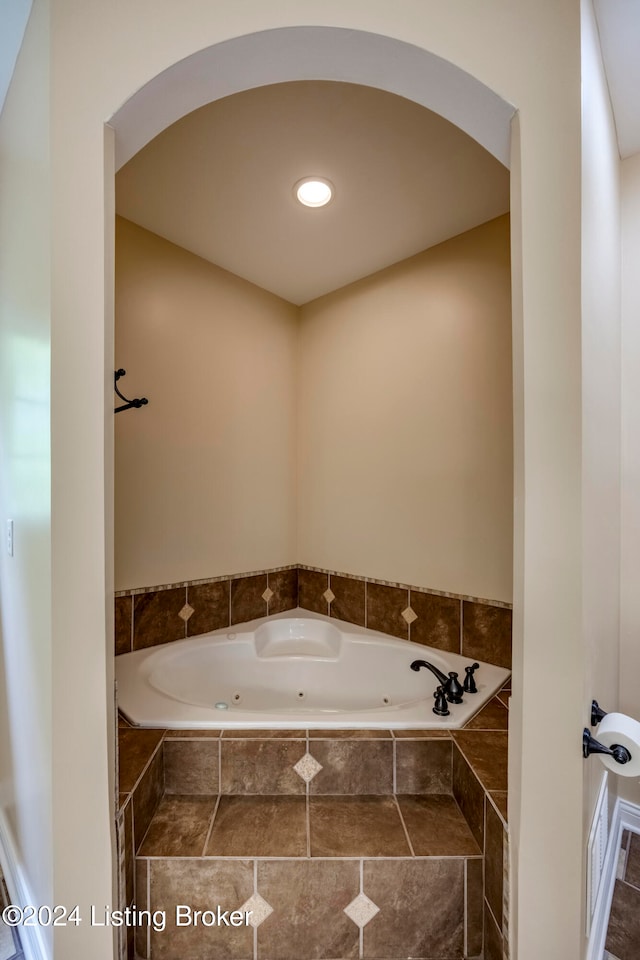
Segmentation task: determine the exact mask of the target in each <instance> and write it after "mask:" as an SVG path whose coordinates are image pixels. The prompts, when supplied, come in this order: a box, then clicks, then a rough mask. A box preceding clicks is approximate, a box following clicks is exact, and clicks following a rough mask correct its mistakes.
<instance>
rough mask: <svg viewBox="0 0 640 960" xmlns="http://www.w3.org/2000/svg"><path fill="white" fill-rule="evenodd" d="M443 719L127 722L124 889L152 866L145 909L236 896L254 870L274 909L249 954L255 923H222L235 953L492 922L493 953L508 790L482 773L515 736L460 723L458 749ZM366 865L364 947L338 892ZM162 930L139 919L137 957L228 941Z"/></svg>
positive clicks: (497, 947) (405, 936)
mask: <svg viewBox="0 0 640 960" xmlns="http://www.w3.org/2000/svg"><path fill="white" fill-rule="evenodd" d="M487 722H488V723H489V722H491V720H488V721H487ZM493 722H494V723H498V722H499V718H498V719H496V718H494V719H493ZM436 733H438V734H440V735H439V736H435V735H434V733H433V732H423V733H422V735H421V734H420V732H419V731H397V733H396V732H393V733H390V732H389V731H371V732H370V733H369V734H367V732H366V731H335V732H334V731H331V732H328V731H309V732H306V731H299V730H297V731H287V730H283V731H280V730H260V731H224V732H221V731H166V732H165V731H162V730H140V729H135V728H121V729H120V731H119V739H120V741H121V745H122V761H121V765H120V775H121V784H120V786H121V811H120V820H121V823H122V826H123V834H124V836H125V837H126V848H127V849H126V851H125V853H126V855H125V860H124V876H125V878H126V879H125V885H126V898H127V899H128V900H129V902H131V899H132V898H133V900H134V902H136V903H137V904H138V906H139V907H141V908H144V907H145V906H146V905H147V904H146V897H147V878H148V881H149V889H150V903H149V906H150V907H151V909H155V908H158V909H159V908H160V907H162V908H163V909H167V910H168V913H169V915H171V913H172V911H171V905H172V904H173V903H174V901H175V902H180V903H190V904H191V905H193V906H195V907H196V908H199V907H201V906H210V903H211V902H213V901H215V902H216V903H218V902H219V903H223V904H228V905H229V906H230V907H232V908H234V909H235V908H237V907H239V906H240V905H241V904H242V903H244V901H245V900H247V899H248V898H249V897H250V896H251V895H252V894H253V892H254V882H253V878H254V876H255V878H256V885H257V890H258V892H259V893H260V895H261V896H263V897H264V898H265V899H266V900H267V901H268V903H269V904H270V905H271V906H272V907H273V908H274V916H273V918H272V919H271V920H269V919H267V920H266V921H264V923H263V924H261V926H260V927H259V928H258V929H257V931H256V933H255V945H256V950H257V953H255V954H254V933H253V931H252V930H251V929H249V930H247V928H245V927H240V928H238V931H237V933H234V934H233V935H232V936H231V937H230V938H227V935H226V932H225V939H224V951H225V952H224V955H225V956H229V957H236V958H238V960H252V958H253V957H254V956H256V957H257V958H258V960H260V958H267V957H271V956H277V957H280V958H281V960H294V958H295V960H299V957H300V956H303V955H307V954H305V953H304V949H307V950H308V949H309V947H310V945H313V950H314V954H313V955H314V956H316V955H317V956H334V955H335V956H340V957H341V958H343V960H350V958H353V960H355V958H356V957H358V956H359V955H360V956H362V957H363V958H364V960H366V958H378V957H381V956H384V957H388V958H391V957H406V956H421V957H434V958H435V957H442V956H443V955H446V956H451V957H459V958H462V957H463V956H465V957H478V956H480V955H481V954H482V950H483V936H484V951H485V957H486V958H491V957H495V958H499V960H503V950H504V949H505V937H504V935H503V929H504V926H505V925H504V919H503V917H502V911H503V899H504V898H503V884H504V876H503V861H504V849H505V845H506V833H505V824H504V822H503V821H504V816H503V813H502V810H501V806H502V805H503V804H504V799H505V798H504V796H503V795H502V793H501V792H500V791H498V792H497V793H496V794H495V795H493V796H492V795H491V794H490V792H489V790H488V787H487V784H488V783H490V784H493V783H494V782H495V779H496V769H497V770H498V771H501V769H502V763H503V756H502V753H501V751H506V743H504V742H503V741H502V740H500V741H495V740H494V739H492V738H493V737H494V735H495V733H500V731H491V730H489V731H487V730H482V729H481V730H470V731H463V733H466V734H467V740H464V741H463V744H464V752H463V750H462V748H461V747H460V746H459V744H458V742H457V739H456V737H455V736H453V737H452V736H451V735H449V734H448V733H447V732H445V731H436ZM311 734H313V736H311ZM469 737H471V738H473V739H472V740H469V739H468V738H469ZM307 750H308V751H309V752H310V753H311V754H312V755H313V757H314V758H315V759H316V760H317V761H318V762H320V763H321V764H322V770H321V771H320V772H318V773H317V774H316V776H315V777H314V778H313V779H312V780H311V782H310V783H309V785H308V788H307V785H306V784H305V782H304V781H303V780H302V779H301V778H300V777H298V776H297V775H296V774H295V773H293V774H292V770H291V768H292V765H293V764H294V763H296V762H297V761H298V760H299V759H300V758H301V757H302V756H303V755H304V754H305V753H306V752H307ZM469 757H473V758H475V760H476V761H477V764H476V765H475V766H474V764H473V763H472V762H471V761H470V760H469V759H468V758H469ZM394 761H395V763H394ZM385 768H386V769H385ZM496 797H497V800H496V799H495V798H496ZM123 815H124V816H123ZM136 853H137V858H136ZM203 857H204V858H209V859H203ZM225 857H233V858H245V859H234V860H225V859H219V858H225ZM270 857H277V858H279V859H277V860H268V859H267V860H265V859H264V858H270ZM211 858H216V859H211ZM335 858H338V859H335ZM371 858H376V859H371ZM377 858H382V859H377ZM384 858H386V859H384ZM425 858H426V859H425ZM630 860H631V864H630V868H629V873H630V876H631V877H633V876H635V874H634V868H635V860H634V859H633V858H630ZM483 863H484V875H483ZM361 871H362V889H363V890H364V892H365V894H366V895H367V896H368V897H370V898H371V899H372V900H373V901H374V902H375V903H376V904H377V905H378V907H380V913H379V914H377V915H376V916H375V917H374V918H373V919H372V920H371V921H370V922H369V923H368V924H367V925H366V926H365V927H364V930H363V938H362V947H363V950H362V953H359V933H358V930H357V927H356V926H355V925H354V924H353V922H352V921H350V920H348V918H346V915H345V914H344V913H343V912H342V909H340V910H338V909H337V908H336V904H339V905H340V906H341V907H344V905H346V904H347V903H349V902H350V901H351V900H352V899H353V898H354V897H355V896H356V895H357V894H358V892H359V890H360V872H361ZM134 876H135V884H134ZM211 890H215V891H216V895H215V896H214V897H212V896H211ZM425 891H427V892H428V897H427V900H428V903H429V909H428V910H426V909H425V902H426V901H425ZM185 897H186V899H185ZM207 897H208V899H207ZM205 899H207V903H206V904H205V903H204V900H205ZM201 900H202V904H201V902H200V901H201ZM310 904H311V905H312V907H310V906H309V905H310ZM329 914H331V918H329ZM276 917H277V920H276ZM483 929H484V934H483ZM169 932H170V936H167V935H166V934H167V931H165V933H164V934H156V933H154V932H153V931H147V930H146V929H140V930H137V931H136V951H137V955H138V956H139V957H141V958H146V957H149V958H151V960H178V958H179V960H184V958H187V957H193V958H194V960H195V958H198V957H200V956H201V955H203V953H202V951H205V952H207V951H209V950H210V948H211V947H213V946H214V945H215V947H216V949H219V946H220V942H221V941H220V939H218V940H217V941H214V940H213V939H212V936H213V933H212V928H209V929H203V928H200V929H194V928H187V929H185V930H179V929H177V928H176V929H173V928H172V929H171V930H170V931H169ZM219 936H220V934H219V932H218V937H219ZM302 944H304V948H303V947H302V946H301V945H302ZM149 951H150V952H149ZM301 951H302V952H301ZM216 955H217V954H216ZM221 955H222V954H221ZM309 955H310V954H309ZM129 957H130V960H133V955H132V953H130V954H129ZM622 960H625V958H622Z"/></svg>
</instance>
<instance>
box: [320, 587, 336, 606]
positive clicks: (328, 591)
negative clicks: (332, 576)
mask: <svg viewBox="0 0 640 960" xmlns="http://www.w3.org/2000/svg"><path fill="white" fill-rule="evenodd" d="M322 596H323V597H324V599H325V600H326V601H327V603H333V601H334V600H335V598H336V595H335V593H334V592H333V590H332V589H331V587H328V588H327V589H326V590H325V592H324V593H323V594H322Z"/></svg>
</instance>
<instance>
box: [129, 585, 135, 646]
mask: <svg viewBox="0 0 640 960" xmlns="http://www.w3.org/2000/svg"><path fill="white" fill-rule="evenodd" d="M134 607H135V598H134V597H131V638H130V647H129V650H130V651H131V652H133V610H134Z"/></svg>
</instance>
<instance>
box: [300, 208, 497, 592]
mask: <svg viewBox="0 0 640 960" xmlns="http://www.w3.org/2000/svg"><path fill="white" fill-rule="evenodd" d="M300 319H301V324H300V408H299V424H300V426H299V460H298V463H299V466H298V477H299V514H298V531H299V533H298V560H299V561H300V562H301V563H305V564H310V565H312V566H318V567H324V568H329V569H334V570H341V571H345V572H347V573H353V574H361V575H366V576H370V577H374V578H377V579H383V580H385V579H386V580H394V581H400V582H402V583H410V584H416V585H419V586H425V587H431V588H433V589H437V590H445V591H451V592H453V593H461V594H470V595H472V596H476V597H484V598H489V599H492V600H506V601H510V600H511V591H512V587H511V582H512V566H513V556H512V538H513V523H512V517H513V481H512V477H513V456H512V435H513V424H512V415H511V402H512V386H511V298H510V267H509V226H508V218H507V217H500V218H498V219H497V220H493V221H491V222H490V223H487V224H485V225H483V226H481V227H477V228H476V229H475V230H471V231H469V232H467V233H464V234H462V235H461V236H459V237H456V238H454V239H453V240H450V241H448V242H447V243H443V244H439V245H438V246H436V247H432V248H431V249H429V250H427V251H425V252H424V253H421V254H419V255H418V256H415V257H412V258H410V259H409V260H405V261H403V262H402V263H400V264H397V265H395V266H392V267H389V268H388V269H386V270H383V271H381V272H380V273H377V274H375V275H373V276H372V277H369V278H367V279H365V280H362V281H359V282H358V283H354V284H351V285H349V286H348V287H344V288H342V289H341V290H338V291H336V292H335V293H332V294H329V295H327V296H325V297H322V298H320V299H319V300H315V301H313V302H311V303H309V304H306V305H305V306H303V307H302V308H301V309H300Z"/></svg>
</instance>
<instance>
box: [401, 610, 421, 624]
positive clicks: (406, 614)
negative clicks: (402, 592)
mask: <svg viewBox="0 0 640 960" xmlns="http://www.w3.org/2000/svg"><path fill="white" fill-rule="evenodd" d="M400 616H401V617H402V619H403V620H406V621H407V623H413V621H414V620H417V619H418V614H417V613H416V612H415V610H412V609H411V607H407V609H406V610H403V611H402V613H401V614H400Z"/></svg>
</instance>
